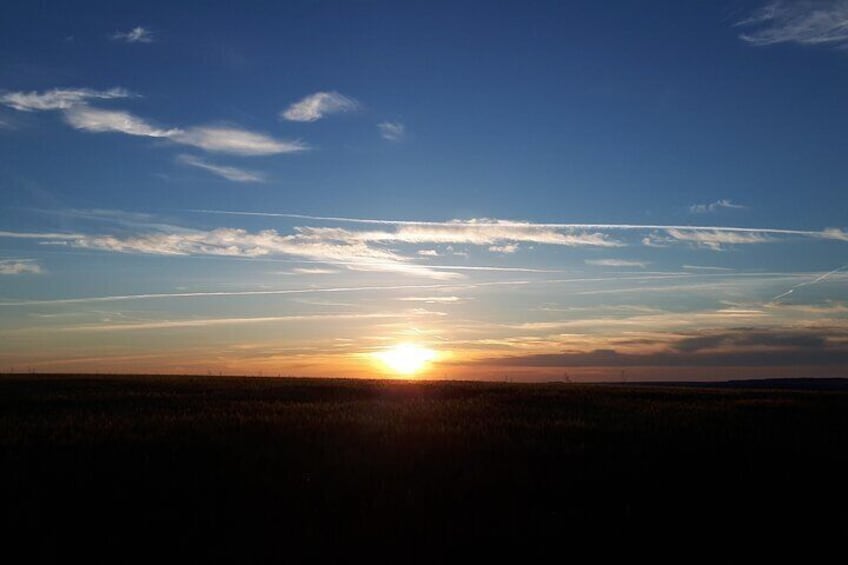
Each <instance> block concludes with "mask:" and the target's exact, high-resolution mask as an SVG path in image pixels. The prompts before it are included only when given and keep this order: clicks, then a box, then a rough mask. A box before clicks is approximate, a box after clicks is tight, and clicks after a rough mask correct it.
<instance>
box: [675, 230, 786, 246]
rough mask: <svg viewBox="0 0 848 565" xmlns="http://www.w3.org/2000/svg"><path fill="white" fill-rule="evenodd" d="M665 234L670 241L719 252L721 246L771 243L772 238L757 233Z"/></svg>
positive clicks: (698, 232) (690, 232)
mask: <svg viewBox="0 0 848 565" xmlns="http://www.w3.org/2000/svg"><path fill="white" fill-rule="evenodd" d="M665 233H666V234H668V236H669V237H670V238H671V239H672V240H675V241H685V242H690V243H693V244H695V245H698V246H700V247H706V248H709V249H712V250H714V251H719V250H721V249H722V246H723V245H744V244H752V243H767V242H769V241H773V240H772V238H769V237H767V236H766V235H765V234H764V233H758V232H735V231H734V232H729V231H723V230H680V229H668V230H665Z"/></svg>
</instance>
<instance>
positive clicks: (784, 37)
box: [736, 0, 848, 48]
mask: <svg viewBox="0 0 848 565" xmlns="http://www.w3.org/2000/svg"><path fill="white" fill-rule="evenodd" d="M736 25H737V26H745V27H750V28H752V30H751V31H749V32H746V33H742V34H740V35H739V37H740V38H741V39H742V40H743V41H747V42H748V43H750V44H752V45H757V46H766V45H775V44H778V43H797V44H799V45H831V46H834V47H838V48H844V47H848V1H846V0H800V1H791V2H787V1H785V0H778V1H775V2H769V3H768V4H766V5H764V6H763V7H762V8H760V9H759V10H757V12H755V13H754V14H753V15H752V16H751V17H749V18H746V19H744V20H742V21H740V22H738V23H737V24H736Z"/></svg>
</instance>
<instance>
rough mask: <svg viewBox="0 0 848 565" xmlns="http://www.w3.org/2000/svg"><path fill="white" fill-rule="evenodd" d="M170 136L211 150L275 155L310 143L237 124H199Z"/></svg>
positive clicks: (305, 146) (213, 151) (292, 151)
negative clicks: (228, 125)
mask: <svg viewBox="0 0 848 565" xmlns="http://www.w3.org/2000/svg"><path fill="white" fill-rule="evenodd" d="M170 139H171V140H173V141H175V142H177V143H181V144H183V145H192V146H194V147H199V148H201V149H203V150H205V151H209V152H212V153H229V154H232V155H243V156H248V155H276V154H279V153H297V152H300V151H306V150H307V149H309V146H308V145H307V144H305V143H303V142H302V141H299V140H283V139H275V138H273V137H270V136H268V135H265V134H263V133H257V132H252V131H248V130H244V129H240V128H235V127H219V126H198V127H192V128H188V129H186V130H180V131H178V132H177V133H175V134H174V135H172V136H170Z"/></svg>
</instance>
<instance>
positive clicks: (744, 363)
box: [475, 328, 848, 368]
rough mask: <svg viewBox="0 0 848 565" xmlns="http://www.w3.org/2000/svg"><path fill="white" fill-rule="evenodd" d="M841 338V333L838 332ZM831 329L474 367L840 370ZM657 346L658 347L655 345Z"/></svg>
mask: <svg viewBox="0 0 848 565" xmlns="http://www.w3.org/2000/svg"><path fill="white" fill-rule="evenodd" d="M840 333H841V334H844V331H843V332H840ZM832 334H833V330H832V329H828V330H809V331H804V332H800V331H782V330H779V329H772V330H762V331H752V330H751V329H749V328H738V329H736V330H732V331H729V332H721V333H710V332H706V333H703V334H701V335H693V336H686V337H682V338H672V339H670V340H668V341H667V342H666V344H665V347H664V348H663V349H661V350H655V351H650V350H649V351H646V352H644V353H639V352H632V351H627V352H623V351H619V350H616V349H612V348H600V349H593V350H590V351H565V352H560V353H539V354H530V355H517V356H503V357H490V358H485V359H480V360H478V361H476V362H475V364H479V365H490V366H501V367H560V368H561V367H622V368H626V367H699V366H700V367H768V366H792V365H796V366H802V365H819V366H822V365H844V364H845V363H846V362H848V346H846V344H845V343H843V342H839V341H836V340H831V339H830V336H831V335H832ZM659 343H662V341H660V342H659Z"/></svg>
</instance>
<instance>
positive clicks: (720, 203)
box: [689, 198, 747, 214]
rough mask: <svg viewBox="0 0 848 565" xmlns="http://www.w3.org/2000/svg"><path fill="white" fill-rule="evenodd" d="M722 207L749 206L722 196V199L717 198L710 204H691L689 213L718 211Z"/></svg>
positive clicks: (744, 207)
mask: <svg viewBox="0 0 848 565" xmlns="http://www.w3.org/2000/svg"><path fill="white" fill-rule="evenodd" d="M722 208H730V209H736V210H744V209H746V208H747V206H742V205H741V204H734V203H733V202H731V201H730V200H728V199H726V198H722V199H721V200H716V201H715V202H711V203H710V204H692V205H691V206H689V213H690V214H707V213H710V212H717V211H718V210H720V209H722Z"/></svg>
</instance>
